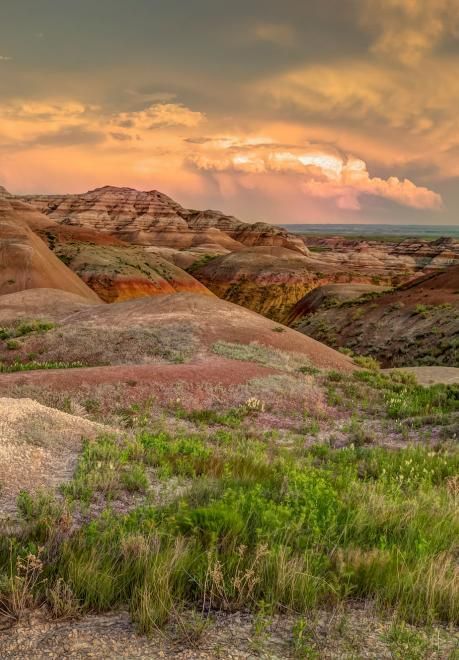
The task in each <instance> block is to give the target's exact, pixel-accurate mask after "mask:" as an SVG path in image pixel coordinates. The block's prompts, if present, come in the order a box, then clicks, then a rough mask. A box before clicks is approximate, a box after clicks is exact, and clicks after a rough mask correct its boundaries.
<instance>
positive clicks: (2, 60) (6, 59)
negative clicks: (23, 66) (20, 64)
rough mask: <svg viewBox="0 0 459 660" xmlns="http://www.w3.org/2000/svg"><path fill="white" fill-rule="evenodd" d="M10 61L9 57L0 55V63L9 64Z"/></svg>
mask: <svg viewBox="0 0 459 660" xmlns="http://www.w3.org/2000/svg"><path fill="white" fill-rule="evenodd" d="M12 59H13V58H12V57H9V55H0V62H10V61H11V60H12Z"/></svg>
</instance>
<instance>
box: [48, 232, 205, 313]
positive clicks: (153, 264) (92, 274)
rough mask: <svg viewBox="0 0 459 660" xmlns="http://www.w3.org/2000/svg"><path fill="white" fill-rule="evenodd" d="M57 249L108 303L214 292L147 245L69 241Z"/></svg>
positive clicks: (59, 244) (74, 270) (62, 257)
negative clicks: (147, 297) (148, 248)
mask: <svg viewBox="0 0 459 660" xmlns="http://www.w3.org/2000/svg"><path fill="white" fill-rule="evenodd" d="M54 250H55V254H56V255H57V256H58V257H59V258H60V259H61V260H62V261H63V262H64V263H65V264H67V265H68V266H69V268H71V270H72V271H73V272H75V273H76V274H77V275H78V276H79V277H81V279H82V280H83V281H84V282H85V283H86V284H87V285H88V286H89V287H90V288H91V289H93V290H94V291H95V292H96V293H97V294H98V296H99V297H100V298H101V299H102V300H104V301H105V302H108V303H112V302H121V301H123V300H130V299H132V298H142V297H145V296H154V295H158V294H166V293H175V292H178V291H187V292H189V293H200V294H204V295H212V294H211V292H210V291H209V290H208V289H206V287H205V286H204V285H203V284H201V283H200V282H198V280H196V279H195V278H194V277H192V276H191V275H189V274H188V273H187V272H186V271H184V270H182V269H181V268H179V267H178V266H175V265H174V264H173V263H171V262H170V261H166V260H165V259H163V258H161V257H160V256H157V255H155V254H151V253H148V252H146V251H145V250H144V249H143V248H139V247H134V246H123V247H120V246H106V245H103V246H100V245H93V244H89V243H77V242H66V243H58V244H56V245H55V248H54Z"/></svg>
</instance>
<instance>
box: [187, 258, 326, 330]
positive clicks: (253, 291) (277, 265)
mask: <svg viewBox="0 0 459 660" xmlns="http://www.w3.org/2000/svg"><path fill="white" fill-rule="evenodd" d="M193 275H194V276H195V277H196V278H197V279H198V280H199V281H200V282H202V283H203V284H205V286H207V287H208V288H209V289H210V290H211V291H213V292H214V293H215V294H216V295H217V296H219V297H220V298H223V299H224V300H228V301H230V302H234V303H237V304H238V305H242V306H244V307H247V308H248V309H251V310H253V311H256V312H258V313H260V314H263V315H265V316H268V317H269V318H271V319H274V320H276V321H280V322H283V321H284V320H285V319H286V318H287V317H288V314H289V312H290V309H291V308H292V307H293V305H295V303H296V302H298V300H301V298H303V296H304V295H305V294H306V293H308V292H309V291H310V290H311V289H312V288H314V287H315V286H317V276H316V275H315V273H314V272H313V271H311V268H310V264H309V261H308V258H307V257H305V256H303V255H301V254H299V253H298V252H293V251H292V250H288V249H286V248H283V247H252V248H246V249H244V250H241V251H239V252H233V253H230V254H228V255H224V256H221V257H217V258H215V259H212V260H211V261H209V262H208V263H207V264H205V265H203V266H201V267H199V268H193Z"/></svg>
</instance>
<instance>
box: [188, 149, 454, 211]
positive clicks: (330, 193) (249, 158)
mask: <svg viewBox="0 0 459 660" xmlns="http://www.w3.org/2000/svg"><path fill="white" fill-rule="evenodd" d="M218 145H219V146H218ZM188 162H189V163H190V164H191V165H193V166H194V167H196V168H197V169H198V170H201V171H205V172H214V173H218V174H221V173H226V174H233V175H234V176H236V177H237V176H238V175H250V176H251V177H252V178H251V181H252V185H253V186H254V187H257V178H260V181H259V184H260V187H263V185H264V179H263V176H264V175H273V174H274V175H278V176H290V177H296V179H297V181H298V183H299V186H300V188H301V190H302V192H303V193H304V195H306V196H309V197H314V198H319V199H329V200H334V202H335V203H336V206H337V207H338V208H341V209H348V210H359V209H360V208H361V199H362V197H364V196H366V195H372V196H376V197H380V198H383V199H387V200H391V201H393V202H396V203H398V204H400V205H403V206H408V207H411V208H416V209H430V210H434V209H439V208H441V206H442V200H441V197H440V195H438V194H437V193H435V192H433V191H432V190H429V189H428V188H425V187H422V186H417V185H415V184H414V183H413V182H412V181H410V180H409V179H403V180H400V179H399V178H397V177H394V176H391V177H388V178H387V179H382V178H379V177H371V176H370V174H369V172H368V169H367V165H366V163H365V162H364V161H363V160H361V159H359V158H355V157H354V156H352V155H342V154H340V153H339V152H338V151H333V150H331V149H330V148H329V147H326V146H324V147H322V148H320V147H318V146H317V145H315V146H312V145H310V146H307V147H304V148H299V147H297V148H286V147H285V146H284V145H276V144H275V143H271V144H266V138H259V144H258V145H257V144H256V139H255V140H254V139H252V140H250V142H249V141H248V140H245V141H244V140H242V141H240V142H239V143H237V142H236V141H235V139H234V138H227V139H226V142H225V140H224V139H222V138H220V139H219V140H218V141H214V142H213V143H212V148H211V149H209V148H207V150H206V149H204V150H202V151H201V152H198V153H193V154H190V155H189V156H188ZM246 183H247V181H246Z"/></svg>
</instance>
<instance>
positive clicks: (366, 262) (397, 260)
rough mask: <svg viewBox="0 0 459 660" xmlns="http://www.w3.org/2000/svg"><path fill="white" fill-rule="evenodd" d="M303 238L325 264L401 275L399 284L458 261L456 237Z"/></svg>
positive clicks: (357, 270)
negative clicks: (394, 238) (386, 238)
mask: <svg viewBox="0 0 459 660" xmlns="http://www.w3.org/2000/svg"><path fill="white" fill-rule="evenodd" d="M303 240H304V242H305V243H306V244H307V246H308V247H309V248H310V249H311V251H312V252H313V254H314V257H315V258H316V259H317V260H318V261H321V262H322V263H323V265H324V267H328V266H330V265H332V266H339V267H346V268H347V269H348V270H352V271H354V272H358V273H362V272H371V271H372V272H373V273H374V274H375V275H376V276H379V277H381V276H382V277H386V278H387V277H390V276H392V277H393V278H398V281H399V283H401V281H400V280H403V279H406V278H408V277H409V276H412V275H413V274H416V273H422V272H430V271H433V270H442V269H444V268H446V267H449V266H454V265H456V264H459V241H458V240H456V239H454V238H439V239H437V240H435V241H428V240H424V239H416V238H407V239H405V240H403V241H399V242H395V241H393V242H392V241H378V240H356V239H348V238H343V237H339V236H315V237H312V236H303ZM317 250H319V251H320V252H317Z"/></svg>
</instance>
